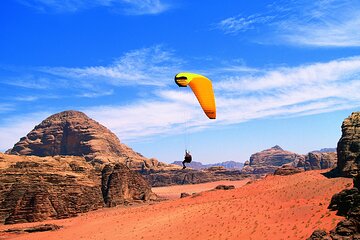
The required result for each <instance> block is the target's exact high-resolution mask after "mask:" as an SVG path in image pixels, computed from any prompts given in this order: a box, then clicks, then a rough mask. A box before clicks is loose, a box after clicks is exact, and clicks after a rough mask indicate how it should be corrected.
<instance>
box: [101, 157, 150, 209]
mask: <svg viewBox="0 0 360 240" xmlns="http://www.w3.org/2000/svg"><path fill="white" fill-rule="evenodd" d="M101 190H102V194H103V198H104V203H105V204H106V206H108V207H114V206H117V205H122V204H124V203H128V202H131V201H133V200H142V201H146V200H149V199H154V200H155V198H156V197H155V195H154V194H153V193H152V192H151V190H150V188H149V185H148V183H147V182H146V180H145V179H144V178H143V177H142V176H141V175H140V174H138V173H135V172H133V171H129V169H128V168H127V167H126V166H125V165H124V164H119V163H117V164H115V165H111V164H109V165H106V166H105V167H104V169H103V170H102V184H101Z"/></svg>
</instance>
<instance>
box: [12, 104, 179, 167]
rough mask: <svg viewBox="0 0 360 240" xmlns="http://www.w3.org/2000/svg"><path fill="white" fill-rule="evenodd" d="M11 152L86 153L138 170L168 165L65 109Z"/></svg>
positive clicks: (93, 158) (88, 156)
mask: <svg viewBox="0 0 360 240" xmlns="http://www.w3.org/2000/svg"><path fill="white" fill-rule="evenodd" d="M9 152H10V154H16V155H35V156H40V157H44V156H56V155H68V156H83V157H85V159H86V160H87V161H88V162H91V163H92V164H104V163H117V162H120V163H123V164H125V165H126V166H128V167H129V168H131V169H135V170H141V169H144V168H145V169H162V168H166V167H167V166H168V165H167V164H165V163H161V162H159V161H158V160H156V159H147V158H145V157H144V156H142V155H141V154H140V153H137V152H135V151H133V150H132V149H131V148H129V147H128V146H126V145H125V144H122V143H121V142H120V140H119V139H118V138H117V137H116V135H115V134H114V133H112V132H111V131H110V130H109V129H107V128H106V127H104V126H103V125H101V124H100V123H98V122H96V121H94V120H93V119H91V118H89V117H88V116H86V115H85V114H84V113H82V112H78V111H64V112H60V113H57V114H54V115H52V116H50V117H48V118H47V119H45V120H44V121H42V122H41V123H40V124H39V125H37V126H35V128H34V129H33V130H32V131H31V132H30V133H28V134H27V135H26V136H25V137H23V138H21V139H20V141H19V142H17V143H16V144H15V145H14V147H13V148H12V149H11V150H10V151H9ZM169 167H170V168H176V166H169Z"/></svg>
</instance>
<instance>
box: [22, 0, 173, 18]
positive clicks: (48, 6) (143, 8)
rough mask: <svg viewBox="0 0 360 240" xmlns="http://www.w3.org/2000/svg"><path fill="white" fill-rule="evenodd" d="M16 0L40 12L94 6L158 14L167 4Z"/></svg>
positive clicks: (114, 0) (135, 0)
mask: <svg viewBox="0 0 360 240" xmlns="http://www.w3.org/2000/svg"><path fill="white" fill-rule="evenodd" d="M18 2H20V3H22V4H24V5H26V6H28V7H32V8H35V9H37V10H38V11H41V12H57V13H62V12H77V11H81V10H85V9H89V8H94V7H106V8H109V9H112V10H116V11H118V10H120V11H123V12H125V13H127V14H130V15H145V14H159V13H162V12H164V11H166V10H168V8H169V5H167V4H164V3H163V2H161V0H92V1H88V0H18Z"/></svg>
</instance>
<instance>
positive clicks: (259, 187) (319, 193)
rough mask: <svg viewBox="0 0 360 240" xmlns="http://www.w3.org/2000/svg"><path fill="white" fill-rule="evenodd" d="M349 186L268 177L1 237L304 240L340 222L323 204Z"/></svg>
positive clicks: (313, 174) (315, 178)
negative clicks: (56, 227) (50, 229)
mask: <svg viewBox="0 0 360 240" xmlns="http://www.w3.org/2000/svg"><path fill="white" fill-rule="evenodd" d="M351 183H352V180H351V179H345V178H336V179H327V178H325V177H324V176H323V175H321V171H309V172H304V173H300V174H296V175H292V176H268V177H266V178H265V179H262V180H259V181H256V182H253V183H251V184H247V185H245V186H242V187H239V188H237V189H234V190H228V191H224V190H218V191H208V192H203V193H201V194H199V195H195V196H192V197H187V198H182V199H174V200H169V201H165V202H160V203H156V204H147V205H141V206H131V207H119V208H112V209H102V210H99V211H94V212H90V213H87V214H84V215H82V216H79V217H76V218H71V219H63V220H51V221H46V222H44V223H55V224H58V225H62V226H64V227H63V228H62V229H60V230H57V231H54V232H43V233H31V234H21V235H15V234H7V235H6V236H5V235H3V236H2V237H6V238H8V239H30V240H31V239H32V240H42V239H44V240H45V239H46V240H47V239H62V240H66V239H69V240H74V239H94V240H95V239H97V240H107V239H109V240H110V239H201V240H203V239H272V240H273V239H305V238H307V237H309V236H310V235H311V233H312V232H313V230H315V229H318V228H321V229H325V230H330V229H332V228H333V227H335V225H336V223H337V222H338V221H339V220H340V219H342V217H338V216H336V215H335V213H334V212H330V211H328V209H327V206H328V204H329V201H330V199H331V196H332V195H333V194H334V193H337V192H339V191H340V190H342V189H344V188H345V187H351V186H352V184H351ZM204 186H206V185H203V186H202V188H203V187H204ZM181 187H184V186H181ZM188 187H189V189H188V190H189V191H187V189H186V187H185V188H181V190H180V191H184V192H190V193H191V192H192V191H193V190H192V189H190V188H194V185H189V186H188ZM176 188H179V187H178V186H172V187H168V189H161V191H163V192H164V193H165V194H169V193H170V195H171V194H173V193H174V192H179V189H177V190H176ZM174 189H175V190H174ZM173 196H174V195H173ZM38 224H39V223H32V224H18V225H13V226H8V225H5V226H0V231H1V230H4V229H7V228H11V227H23V226H31V225H38ZM0 238H1V237H0Z"/></svg>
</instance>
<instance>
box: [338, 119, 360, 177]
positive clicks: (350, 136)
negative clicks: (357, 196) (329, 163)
mask: <svg viewBox="0 0 360 240" xmlns="http://www.w3.org/2000/svg"><path fill="white" fill-rule="evenodd" d="M341 129H342V136H341V138H340V140H339V142H338V146H337V155H338V161H337V168H336V170H337V174H339V175H340V176H347V177H350V176H356V175H357V174H359V171H360V112H354V113H352V114H351V115H350V116H349V117H348V118H346V119H345V120H344V122H343V123H342V126H341Z"/></svg>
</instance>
